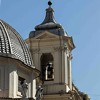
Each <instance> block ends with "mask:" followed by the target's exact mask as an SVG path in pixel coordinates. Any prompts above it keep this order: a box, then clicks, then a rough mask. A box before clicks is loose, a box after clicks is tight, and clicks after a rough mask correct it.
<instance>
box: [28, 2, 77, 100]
mask: <svg viewBox="0 0 100 100" xmlns="http://www.w3.org/2000/svg"><path fill="white" fill-rule="evenodd" d="M48 5H49V7H48V8H47V9H46V16H45V19H44V21H43V22H42V23H41V24H39V25H37V26H36V27H35V31H31V32H30V35H29V38H28V39H27V40H26V42H27V43H28V45H29V47H30V51H31V54H32V57H33V62H34V65H35V67H36V68H37V69H38V70H40V72H41V74H40V79H41V81H42V87H43V89H44V100H61V99H62V98H64V96H62V98H59V96H60V95H61V94H62V93H63V94H65V95H66V94H67V93H68V92H69V91H71V90H72V73H71V61H72V53H71V52H72V50H73V49H74V48H75V46H74V43H73V39H72V37H70V36H69V35H68V34H67V33H66V32H65V31H64V29H63V27H62V26H61V25H60V24H59V23H57V22H56V20H55V18H54V10H53V8H52V7H51V6H52V3H51V2H50V1H49V2H48ZM37 85H39V82H38V81H37ZM50 95H51V96H50ZM55 96H57V97H58V99H57V97H56V99H55Z"/></svg>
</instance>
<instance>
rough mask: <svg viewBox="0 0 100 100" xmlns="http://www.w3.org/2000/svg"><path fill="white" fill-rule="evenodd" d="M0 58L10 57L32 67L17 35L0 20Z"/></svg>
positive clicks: (26, 51)
mask: <svg viewBox="0 0 100 100" xmlns="http://www.w3.org/2000/svg"><path fill="white" fill-rule="evenodd" d="M0 56H5V57H11V58H15V59H18V60H20V61H22V62H23V63H24V64H26V65H28V66H33V62H32V59H31V55H30V52H29V50H28V48H27V46H26V44H25V42H24V40H23V39H22V38H21V36H20V35H19V33H18V32H17V31H16V30H15V29H13V28H12V27H11V26H10V25H8V24H7V23H6V22H4V21H2V20H0Z"/></svg>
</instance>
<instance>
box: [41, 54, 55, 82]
mask: <svg viewBox="0 0 100 100" xmlns="http://www.w3.org/2000/svg"><path fill="white" fill-rule="evenodd" d="M41 74H42V80H43V81H50V80H53V79H54V68H53V56H52V54H51V53H43V54H42V56H41Z"/></svg>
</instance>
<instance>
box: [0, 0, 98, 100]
mask: <svg viewBox="0 0 100 100" xmlns="http://www.w3.org/2000/svg"><path fill="white" fill-rule="evenodd" d="M0 2H1V4H0V18H1V19H2V20H4V21H6V22H7V23H9V24H10V25H11V26H12V27H14V28H15V29H16V30H17V31H18V32H19V33H20V35H21V36H22V37H23V38H24V39H26V38H28V35H29V32H30V31H32V30H34V27H35V26H36V25H38V24H40V23H41V22H42V21H43V19H44V17H45V9H46V8H47V7H48V5H47V2H48V0H2V1H0ZM52 2H53V5H52V7H53V9H54V10H55V19H56V20H57V22H58V23H60V24H61V25H62V26H63V27H64V29H65V30H66V31H67V32H68V34H69V35H70V36H72V37H73V39H74V43H75V45H76V48H75V49H74V50H73V62H72V74H73V82H74V83H75V85H76V86H77V87H78V88H79V90H81V91H83V92H85V93H87V94H89V96H90V98H91V100H100V0H52Z"/></svg>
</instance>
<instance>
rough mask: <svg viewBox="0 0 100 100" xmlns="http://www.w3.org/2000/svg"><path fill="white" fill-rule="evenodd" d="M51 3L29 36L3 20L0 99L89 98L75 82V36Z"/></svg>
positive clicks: (57, 99) (0, 27) (0, 28)
mask: <svg viewBox="0 0 100 100" xmlns="http://www.w3.org/2000/svg"><path fill="white" fill-rule="evenodd" d="M48 5H49V7H48V8H47V9H46V15H45V19H44V20H43V22H42V23H41V24H39V25H37V26H35V30H33V31H31V32H30V33H29V37H28V38H27V39H26V40H23V39H22V37H21V36H20V35H19V33H18V32H17V31H16V30H15V29H14V28H12V27H11V26H10V25H9V24H7V23H6V22H4V21H3V20H0V100H89V99H85V98H86V95H85V94H84V93H82V92H80V91H79V90H78V89H77V88H76V86H75V85H74V83H73V82H72V72H71V62H72V50H73V49H74V48H75V45H74V42H73V38H72V37H71V36H69V35H68V33H67V32H66V31H65V30H64V29H63V27H62V26H61V25H60V24H59V23H57V22H56V20H55V18H54V10H53V8H52V7H51V6H52V3H51V1H49V2H48ZM37 19H38V18H37Z"/></svg>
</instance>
